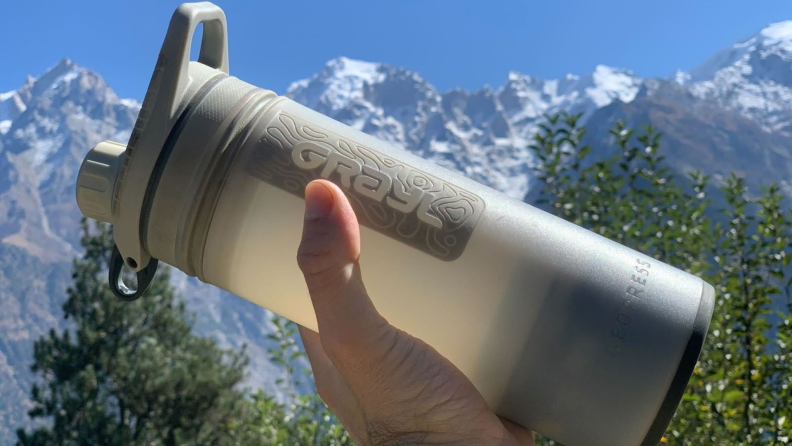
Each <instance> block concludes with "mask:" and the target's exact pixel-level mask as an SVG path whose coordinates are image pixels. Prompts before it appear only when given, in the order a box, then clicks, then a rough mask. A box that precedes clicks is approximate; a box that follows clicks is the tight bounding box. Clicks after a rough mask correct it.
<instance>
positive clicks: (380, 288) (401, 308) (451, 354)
mask: <svg viewBox="0 0 792 446" xmlns="http://www.w3.org/2000/svg"><path fill="white" fill-rule="evenodd" d="M200 23H202V24H203V25H204V35H203V38H202V39H201V49H200V52H199V57H198V61H190V53H191V52H190V42H191V40H192V35H193V33H194V31H195V29H196V27H197V26H198V24H200ZM228 66H229V65H228V43H227V33H226V21H225V15H224V14H223V12H222V10H221V9H220V8H218V7H217V6H215V5H212V4H211V3H207V2H202V3H194V4H183V5H181V6H180V7H179V8H178V9H177V10H176V12H175V13H174V15H173V18H172V19H171V23H170V26H169V28H168V32H167V34H166V36H165V40H164V42H163V46H162V50H161V51H160V56H159V58H158V60H157V64H156V66H155V69H154V73H153V74H152V78H151V83H150V84H149V89H148V91H147V94H146V97H145V99H144V101H143V105H142V108H141V111H140V114H139V116H138V120H137V122H136V124H135V128H134V130H133V132H132V135H131V136H130V139H129V142H128V144H127V145H126V146H124V145H122V144H116V143H109V142H105V143H101V144H99V145H97V146H96V147H95V148H94V149H92V150H91V151H90V152H89V153H88V154H87V155H86V158H85V160H84V161H83V165H82V167H81V169H80V173H79V175H78V180H77V187H76V197H77V202H78V205H79V207H80V209H81V210H82V212H83V214H84V215H86V216H88V217H92V218H96V219H99V220H101V221H105V222H108V223H112V224H113V237H114V241H115V244H116V249H114V251H113V254H112V255H111V258H110V275H109V279H110V280H109V287H110V290H111V291H112V292H113V293H114V294H115V295H116V296H118V297H119V298H121V299H124V300H134V299H137V298H139V297H140V296H142V295H143V293H144V292H145V288H146V286H148V284H149V283H150V282H151V278H152V277H153V276H154V273H155V272H156V268H157V264H158V262H159V261H162V262H165V263H168V264H170V265H173V266H175V267H177V268H179V269H181V270H182V271H184V272H185V273H187V274H189V275H193V276H197V277H198V278H200V279H201V280H203V281H205V282H208V283H210V284H213V285H215V286H218V287H220V288H223V289H226V290H228V291H230V292H232V293H235V294H237V295H239V296H241V297H243V298H245V299H248V300H250V301H252V302H254V303H256V304H259V305H261V306H263V307H266V308H268V309H270V310H272V311H275V312H277V313H279V314H281V315H283V316H285V317H287V318H289V319H292V320H294V321H296V322H297V323H300V324H302V325H304V326H306V327H308V328H312V329H316V319H315V316H314V313H313V307H312V305H311V301H310V298H309V295H308V292H307V289H306V286H305V282H304V280H303V277H302V274H301V273H300V271H299V268H298V266H297V262H296V259H295V256H296V253H297V248H298V245H299V242H300V236H301V231H302V219H303V201H302V197H303V193H304V188H305V186H306V185H307V184H308V183H309V182H310V181H311V180H313V179H315V178H326V179H328V180H330V181H333V182H334V183H336V184H338V185H339V186H340V187H341V189H342V190H344V191H345V193H346V194H347V196H348V197H349V199H350V203H351V204H352V207H353V209H354V210H355V214H356V215H357V217H358V220H359V222H360V223H361V238H362V250H363V253H362V257H361V268H362V271H363V275H364V280H365V282H366V288H367V290H368V291H369V293H370V296H371V298H372V300H373V302H374V304H375V305H376V307H377V309H378V310H379V311H380V313H381V314H382V315H383V316H384V317H385V318H387V319H388V320H389V321H390V322H391V323H392V324H393V325H395V326H397V327H399V328H400V329H402V330H405V331H407V332H408V333H410V334H412V335H414V336H417V337H419V338H421V339H423V340H424V341H425V342H427V343H428V344H430V345H431V346H433V347H434V348H435V349H437V350H438V351H439V352H440V353H441V354H442V355H444V356H445V357H447V358H448V359H449V360H450V361H451V362H452V363H454V364H455V365H456V366H457V367H459V369H460V370H461V371H462V372H463V373H464V374H465V375H466V376H467V377H468V378H470V380H471V381H472V382H473V384H474V385H475V386H476V387H477V389H478V390H479V391H480V392H481V393H482V395H483V396H484V397H485V399H486V400H487V402H488V403H489V404H490V405H491V407H492V408H493V409H494V410H495V411H496V412H497V413H498V414H500V415H502V416H504V417H506V418H509V419H511V420H512V421H515V422H517V423H519V424H522V425H524V426H526V427H529V428H531V429H534V430H536V431H538V432H539V433H541V434H544V435H546V436H548V437H551V438H553V439H555V440H557V441H559V442H561V443H563V444H566V445H567V446H583V445H586V446H592V445H594V446H600V445H601V446H634V445H637V444H641V445H646V446H654V445H656V444H657V443H658V442H659V440H660V438H661V436H662V434H663V431H664V430H665V428H666V426H667V425H668V422H669V421H670V419H671V416H672V415H673V413H674V410H675V409H676V406H677V404H678V403H679V401H680V399H681V397H682V393H683V392H684V389H685V386H686V384H687V381H688V379H689V377H690V375H691V373H692V371H693V368H694V366H695V363H696V359H697V357H698V354H699V351H700V350H701V346H702V343H703V340H704V336H705V334H706V331H707V327H708V324H709V320H710V317H711V315H712V309H713V300H714V293H713V289H712V287H711V286H710V285H708V284H706V283H704V282H703V281H702V280H700V279H698V278H696V277H693V276H691V275H689V274H686V273H684V272H682V271H680V270H678V269H675V268H672V267H670V266H668V265H665V264H663V263H661V262H658V261H655V260H654V259H651V258H648V257H646V256H644V255H642V254H640V253H638V252H636V251H633V250H631V249H628V248H626V247H623V246H621V245H619V244H617V243H614V242H612V241H609V240H607V239H605V238H603V237H600V236H598V235H596V234H594V233H592V232H589V231H586V230H584V229H582V228H580V227H577V226H575V225H573V224H570V223H568V222H565V221H563V220H561V219H559V218H556V217H554V216H552V215H550V214H548V213H545V212H543V211H541V210H538V209H536V208H534V207H531V206H529V205H527V204H525V203H522V202H520V201H518V200H514V199H511V198H509V197H506V196H505V195H503V194H500V193H498V192H496V191H494V190H492V189H490V188H487V187H485V186H483V185H481V184H478V183H476V182H473V181H471V180H469V179H467V178H465V177H463V176H461V175H458V174H456V173H453V172H450V171H448V170H445V169H443V168H441V167H439V166H437V165H435V164H433V163H430V162H428V161H426V160H423V159H421V158H418V157H416V156H414V155H412V154H409V153H407V152H405V151H404V150H401V149H398V148H396V147H394V146H391V145H389V144H387V143H384V142H382V141H379V140H377V139H376V138H373V137H371V136H368V135H366V134H364V133H362V132H359V131H356V130H354V129H352V128H350V127H348V126H345V125H343V124H341V123H339V122H337V121H334V120H332V119H330V118H328V117H326V116H323V115H321V114H319V113H316V112H314V111H311V110H309V109H307V108H305V107H303V106H301V105H299V104H297V103H295V102H293V101H291V100H289V99H287V98H284V97H277V95H275V94H274V93H273V92H271V91H266V90H262V89H260V88H257V87H255V86H253V85H250V84H247V83H245V82H243V81H241V80H239V79H237V78H234V77H231V76H229V75H228V73H229V68H228ZM122 265H126V267H127V268H129V269H131V270H133V271H134V272H135V273H136V274H137V279H138V280H137V285H138V287H137V288H134V289H133V288H130V287H127V286H125V285H124V284H123V280H122V277H121V266H122Z"/></svg>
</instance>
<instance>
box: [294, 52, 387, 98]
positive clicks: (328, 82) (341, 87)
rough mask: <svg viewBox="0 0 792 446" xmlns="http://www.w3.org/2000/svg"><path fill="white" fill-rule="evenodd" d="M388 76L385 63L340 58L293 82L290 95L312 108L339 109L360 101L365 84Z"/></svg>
mask: <svg viewBox="0 0 792 446" xmlns="http://www.w3.org/2000/svg"><path fill="white" fill-rule="evenodd" d="M384 78H385V73H384V72H383V65H382V64H378V63H373V62H364V61H360V60H354V59H349V58H347V57H339V58H336V59H332V60H330V61H328V62H327V63H326V64H325V66H324V68H323V69H322V70H321V71H320V72H319V73H317V74H315V75H314V76H312V77H311V78H309V79H303V80H300V81H297V82H294V83H292V84H291V85H290V86H289V88H288V89H287V90H286V95H287V96H290V97H292V98H295V99H299V102H301V103H303V104H307V105H308V106H309V107H312V108H321V109H323V110H325V111H326V110H328V109H331V110H337V109H341V108H344V107H346V106H347V104H349V103H350V102H353V101H355V100H360V99H361V97H362V92H363V89H364V86H365V85H367V84H369V85H370V84H374V83H377V82H380V81H382V80H383V79H384ZM320 105H321V107H320Z"/></svg>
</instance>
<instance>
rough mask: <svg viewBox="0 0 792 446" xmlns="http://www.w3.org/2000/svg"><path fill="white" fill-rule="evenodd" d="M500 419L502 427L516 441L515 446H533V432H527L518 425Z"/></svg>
mask: <svg viewBox="0 0 792 446" xmlns="http://www.w3.org/2000/svg"><path fill="white" fill-rule="evenodd" d="M498 418H500V420H501V422H502V423H503V427H505V428H506V430H507V431H508V432H509V433H510V434H511V435H512V436H513V437H514V439H515V440H517V444H518V445H520V446H534V434H533V432H531V431H529V430H528V429H526V428H524V427H522V426H520V425H519V424H517V423H515V422H513V421H510V420H507V419H506V418H503V417H498Z"/></svg>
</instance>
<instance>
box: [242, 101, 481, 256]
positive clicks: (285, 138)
mask: <svg viewBox="0 0 792 446" xmlns="http://www.w3.org/2000/svg"><path fill="white" fill-rule="evenodd" d="M255 144H256V145H255V147H254V148H253V150H248V151H246V152H248V158H247V159H246V160H244V161H245V162H246V167H245V168H246V171H247V173H249V174H250V175H253V176H255V177H256V178H259V179H261V180H263V181H266V182H268V183H270V184H272V185H274V186H276V187H278V188H280V189H283V190H285V191H288V192H290V193H292V194H295V195H297V196H300V197H303V196H304V192H305V186H306V185H307V184H308V183H309V182H311V181H312V180H314V179H317V178H326V179H329V180H330V181H333V182H334V183H336V184H338V185H339V186H340V187H341V189H342V190H344V192H345V193H346V195H347V197H349V199H350V202H351V203H352V207H353V209H354V210H355V213H356V215H357V217H358V220H359V221H360V223H361V224H363V225H365V226H367V227H369V228H372V229H374V230H376V231H379V232H381V233H383V234H385V235H388V236H390V237H392V238H395V239H397V240H400V241H402V242H404V243H406V244H408V245H411V246H413V247H415V248H418V249H420V250H422V251H424V252H426V253H428V254H430V255H433V256H435V257H437V258H440V259H443V260H454V259H456V258H458V257H459V256H460V255H461V254H462V252H463V251H464V249H465V246H466V245H467V242H468V240H469V239H470V236H471V234H472V232H473V229H474V227H475V225H476V223H477V222H478V220H479V218H480V216H481V214H482V212H483V211H484V201H483V200H482V199H481V198H480V197H478V196H477V195H475V194H473V193H471V192H468V191H466V190H464V189H462V188H460V187H458V186H456V185H453V184H450V183H448V182H447V181H444V180H442V179H440V178H437V177H435V176H432V175H429V174H427V173H425V172H423V171H421V170H418V169H416V168H414V167H412V166H410V165H409V164H406V163H403V162H401V161H399V160H397V159H395V158H393V157H391V156H388V155H383V154H382V153H379V152H377V151H375V150H373V149H371V148H369V147H365V146H363V145H361V144H358V143H356V142H354V141H350V140H348V139H346V138H342V137H340V136H339V135H337V134H335V133H333V132H330V131H328V130H326V129H323V128H321V127H318V126H316V125H315V124H312V123H310V122H307V121H305V120H303V119H301V118H299V117H297V116H293V115H290V114H288V113H285V112H279V113H278V114H276V115H275V116H274V117H273V118H272V119H271V120H270V122H269V123H267V124H266V128H265V130H264V132H263V133H262V134H261V136H260V138H259V139H258V141H256V142H255Z"/></svg>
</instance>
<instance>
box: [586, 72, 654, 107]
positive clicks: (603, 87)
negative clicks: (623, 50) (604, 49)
mask: <svg viewBox="0 0 792 446" xmlns="http://www.w3.org/2000/svg"><path fill="white" fill-rule="evenodd" d="M591 80H592V83H593V86H592V87H589V88H587V89H586V93H587V94H588V96H589V97H590V98H591V100H592V101H594V104H595V105H596V106H597V107H604V106H606V105H608V104H610V103H611V102H612V101H613V100H614V99H618V100H620V101H623V102H630V101H632V100H633V99H634V98H635V95H636V94H638V90H639V89H640V87H641V82H642V80H641V79H640V78H639V77H637V76H636V75H635V74H634V73H632V72H631V71H629V70H625V69H622V68H613V67H609V66H606V65H597V67H596V68H595V69H594V73H592V75H591Z"/></svg>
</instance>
